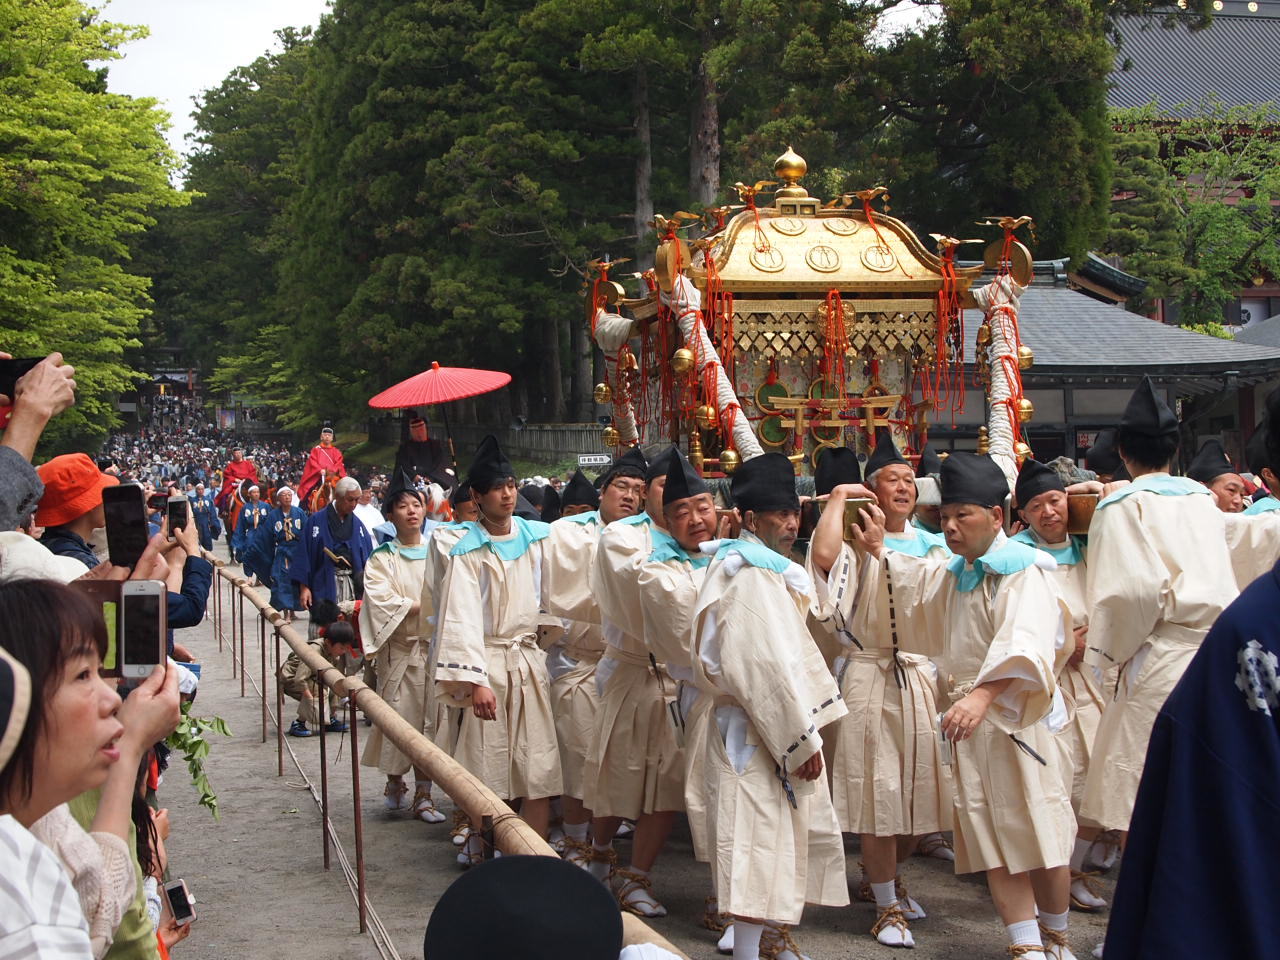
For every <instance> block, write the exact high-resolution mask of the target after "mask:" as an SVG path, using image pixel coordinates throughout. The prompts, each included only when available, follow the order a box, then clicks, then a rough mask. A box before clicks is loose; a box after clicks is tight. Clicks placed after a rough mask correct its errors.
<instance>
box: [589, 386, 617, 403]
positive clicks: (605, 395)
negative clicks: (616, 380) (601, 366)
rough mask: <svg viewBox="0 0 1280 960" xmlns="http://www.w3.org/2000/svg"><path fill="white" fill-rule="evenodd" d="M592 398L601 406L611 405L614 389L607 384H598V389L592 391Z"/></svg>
mask: <svg viewBox="0 0 1280 960" xmlns="http://www.w3.org/2000/svg"><path fill="white" fill-rule="evenodd" d="M591 397H592V399H593V400H595V402H596V403H599V404H605V403H611V402H612V401H613V388H612V387H610V386H609V385H608V384H607V383H597V384H596V388H595V389H594V390H592V391H591Z"/></svg>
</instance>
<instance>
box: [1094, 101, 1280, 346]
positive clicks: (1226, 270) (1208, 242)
mask: <svg viewBox="0 0 1280 960" xmlns="http://www.w3.org/2000/svg"><path fill="white" fill-rule="evenodd" d="M1179 113H1182V114H1187V115H1186V116H1184V118H1183V119H1179V120H1169V119H1167V118H1166V117H1165V116H1164V114H1163V112H1162V111H1161V109H1160V107H1159V105H1158V104H1152V105H1150V106H1149V107H1146V108H1143V109H1141V110H1134V111H1125V112H1123V113H1120V114H1118V115H1117V117H1116V123H1117V135H1116V136H1117V151H1118V156H1119V157H1120V161H1119V162H1120V163H1121V166H1122V169H1124V170H1125V171H1126V176H1127V179H1126V180H1125V181H1124V192H1120V193H1118V194H1117V198H1116V200H1115V201H1114V203H1113V207H1114V211H1115V212H1114V213H1113V221H1112V222H1113V228H1112V231H1111V235H1110V237H1109V240H1108V250H1109V252H1114V253H1118V254H1120V255H1122V256H1124V258H1125V268H1126V269H1127V270H1129V271H1130V272H1132V273H1135V274H1137V275H1139V276H1141V277H1143V278H1145V279H1147V280H1148V281H1149V282H1150V283H1151V291H1150V295H1151V296H1153V297H1168V298H1170V299H1171V300H1172V301H1173V302H1174V303H1175V304H1176V305H1177V307H1178V322H1179V323H1183V324H1189V325H1190V324H1213V323H1221V321H1222V319H1223V309H1224V307H1226V305H1227V304H1228V303H1230V302H1231V301H1233V300H1235V299H1236V298H1238V297H1239V296H1240V291H1241V290H1242V289H1244V288H1246V287H1248V286H1250V285H1251V283H1252V281H1253V279H1254V278H1255V277H1258V276H1268V275H1269V276H1273V277H1274V276H1280V134H1277V132H1276V123H1277V120H1280V114H1278V113H1277V109H1276V107H1275V106H1274V105H1271V104H1263V105H1260V106H1257V107H1226V106H1224V105H1223V104H1222V103H1221V102H1220V101H1218V100H1217V99H1216V98H1213V97H1208V98H1206V99H1205V100H1204V101H1202V102H1201V103H1200V104H1198V105H1193V109H1191V110H1180V111H1179Z"/></svg>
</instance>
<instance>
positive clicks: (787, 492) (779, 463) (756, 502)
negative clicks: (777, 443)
mask: <svg viewBox="0 0 1280 960" xmlns="http://www.w3.org/2000/svg"><path fill="white" fill-rule="evenodd" d="M729 489H730V491H731V492H732V493H733V502H734V504H735V505H736V506H737V508H738V509H739V510H742V511H747V510H757V511H759V510H799V509H800V498H799V497H798V496H797V495H796V471H795V467H793V466H792V465H791V461H790V460H788V459H787V458H786V457H785V456H784V455H783V454H781V453H762V454H760V456H758V457H752V458H751V459H750V460H747V461H745V462H744V463H742V464H740V465H739V466H738V469H737V470H735V471H734V472H733V479H732V481H730V485H729Z"/></svg>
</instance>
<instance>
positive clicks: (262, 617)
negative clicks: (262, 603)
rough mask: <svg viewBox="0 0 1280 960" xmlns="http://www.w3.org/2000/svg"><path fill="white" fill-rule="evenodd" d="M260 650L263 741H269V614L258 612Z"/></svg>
mask: <svg viewBox="0 0 1280 960" xmlns="http://www.w3.org/2000/svg"><path fill="white" fill-rule="evenodd" d="M258 650H259V651H261V653H262V689H261V690H260V691H259V692H260V693H261V694H262V742H263V743H266V742H267V615H266V614H265V613H262V612H259V613H258Z"/></svg>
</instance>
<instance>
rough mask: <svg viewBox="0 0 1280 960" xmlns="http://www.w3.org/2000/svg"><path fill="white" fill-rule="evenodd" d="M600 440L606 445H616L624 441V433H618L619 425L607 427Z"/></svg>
mask: <svg viewBox="0 0 1280 960" xmlns="http://www.w3.org/2000/svg"><path fill="white" fill-rule="evenodd" d="M600 442H601V443H603V444H604V445H605V446H606V447H610V448H612V447H616V446H618V445H619V444H620V443H622V434H620V433H618V428H617V427H605V428H604V431H603V432H602V433H601V434H600Z"/></svg>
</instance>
